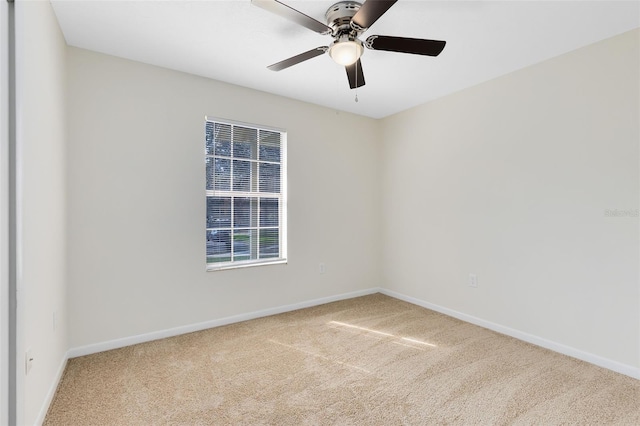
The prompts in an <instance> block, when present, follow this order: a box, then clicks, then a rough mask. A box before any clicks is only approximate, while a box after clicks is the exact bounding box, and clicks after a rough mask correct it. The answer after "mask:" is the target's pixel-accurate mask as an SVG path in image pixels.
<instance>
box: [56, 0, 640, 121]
mask: <svg viewBox="0 0 640 426" xmlns="http://www.w3.org/2000/svg"><path fill="white" fill-rule="evenodd" d="M283 2H284V3H286V4H288V5H290V6H292V7H294V8H296V9H298V10H300V11H302V12H304V13H305V14H307V15H309V16H311V17H313V18H315V19H317V20H319V21H321V22H325V20H324V13H325V11H326V9H327V8H328V7H329V6H331V5H332V4H333V3H334V2H333V1H332V0H328V1H301V0H283ZM51 3H52V4H53V7H54V10H55V13H56V15H57V17H58V21H59V23H60V26H61V28H62V32H63V33H64V36H65V39H66V41H67V43H68V44H69V45H71V46H76V47H81V48H84V49H89V50H94V51H97V52H102V53H106V54H109V55H114V56H119V57H122V58H127V59H133V60H136V61H140V62H144V63H148V64H153V65H158V66H161V67H166V68H170V69H174V70H179V71H184V72H188V73H192V74H196V75H200V76H204V77H209V78H212V79H215V80H220V81H224V82H228V83H233V84H237V85H240V86H245V87H249V88H253V89H257V90H261V91H265V92H269V93H274V94H277V95H282V96H287V97H290V98H294V99H299V100H302V101H306V102H311V103H314V104H319V105H323V106H327V107H330V108H334V109H337V110H342V111H349V112H353V113H356V114H361V115H365V116H369V117H374V118H381V117H385V116H387V115H390V114H393V113H396V112H399V111H402V110H405V109H408V108H411V107H413V106H416V105H419V104H422V103H425V102H427V101H430V100H433V99H436V98H438V97H441V96H444V95H447V94H449V93H452V92H455V91H458V90H460V89H463V88H465V87H469V86H472V85H475V84H478V83H481V82H483V81H486V80H489V79H492V78H495V77H498V76H500V75H504V74H506V73H509V72H512V71H515V70H517V69H520V68H523V67H526V66H529V65H532V64H535V63H537V62H540V61H543V60H545V59H549V58H552V57H554V56H558V55H560V54H562V53H565V52H568V51H571V50H574V49H577V48H579V47H582V46H585V45H588V44H591V43H594V42H596V41H599V40H602V39H605V38H607V37H611V36H613V35H616V34H620V33H622V32H625V31H628V30H631V29H633V28H638V27H640V2H639V1H570V0H564V1H480V0H472V1H454V0H448V1H411V0H399V1H398V2H397V3H396V4H395V5H394V6H393V7H392V8H391V9H389V11H388V12H387V13H386V14H385V15H383V16H382V17H381V18H380V20H378V21H377V22H376V23H375V24H374V25H373V26H372V27H371V28H370V29H369V30H368V31H367V32H366V33H365V34H364V35H363V39H364V38H366V37H368V36H369V35H372V34H379V35H394V36H404V37H414V38H428V39H436V40H446V41H447V46H446V47H445V49H444V51H443V52H442V54H440V56H438V57H435V58H434V57H428V56H419V55H409V54H401V53H393V52H382V51H372V50H365V53H364V56H363V57H362V66H363V71H364V75H365V80H366V85H365V86H364V87H361V88H360V89H358V93H357V94H358V98H359V102H357V103H356V102H355V90H350V89H349V85H348V83H347V76H346V73H345V70H344V68H342V67H340V66H339V65H337V64H335V63H334V62H333V61H332V60H331V59H330V57H329V56H328V55H323V56H319V57H317V58H314V59H311V60H309V61H306V62H304V63H301V64H298V65H296V66H294V67H291V68H288V69H285V70H283V71H280V72H273V71H270V70H268V69H267V68H266V66H267V65H270V64H272V63H275V62H278V61H281V60H283V59H286V58H289V57H291V56H294V55H296V54H298V53H302V52H304V51H307V50H310V49H312V48H314V47H318V46H326V45H328V44H329V43H330V42H331V39H330V37H329V36H322V35H319V34H316V33H314V32H312V31H310V30H308V29H306V28H304V27H300V26H298V25H296V24H294V23H292V22H290V21H287V20H285V19H283V18H281V17H279V16H276V15H273V14H271V13H269V12H267V11H265V10H263V9H260V8H258V7H256V6H253V5H251V3H250V0H226V1H222V0H201V1H186V0H180V1H160V0H143V1H122V0H51Z"/></svg>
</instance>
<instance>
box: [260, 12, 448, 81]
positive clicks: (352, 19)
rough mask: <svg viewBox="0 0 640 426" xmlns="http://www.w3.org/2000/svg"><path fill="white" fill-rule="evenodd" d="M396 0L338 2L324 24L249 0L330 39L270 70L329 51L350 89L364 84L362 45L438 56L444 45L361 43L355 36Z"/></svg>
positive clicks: (377, 38) (386, 39)
mask: <svg viewBox="0 0 640 426" xmlns="http://www.w3.org/2000/svg"><path fill="white" fill-rule="evenodd" d="M396 1H398V0H365V1H364V3H359V2H356V1H341V2H338V3H336V4H334V5H333V6H331V7H330V8H329V9H328V10H327V12H326V13H325V18H326V20H327V24H326V25H325V24H323V23H322V22H320V21H317V20H315V19H313V18H311V17H310V16H307V15H305V14H304V13H302V12H300V11H298V10H296V9H294V8H292V7H291V6H287V5H286V4H284V3H282V2H279V1H277V0H251V3H252V4H254V5H256V6H258V7H261V8H262V9H265V10H267V11H269V12H272V13H275V14H276V15H279V16H281V17H283V18H286V19H289V20H291V21H293V22H295V23H297V24H299V25H302V26H303V27H306V28H308V29H310V30H312V31H315V32H317V33H320V34H323V35H330V36H331V37H332V38H333V42H332V43H331V44H330V45H329V46H321V47H316V48H315V49H311V50H309V51H306V52H304V53H301V54H299V55H296V56H293V57H291V58H289V59H285V60H284V61H280V62H277V63H275V64H273V65H269V66H268V67H267V68H269V69H270V70H272V71H281V70H283V69H285V68H289V67H290V66H293V65H296V64H299V63H300V62H304V61H306V60H308V59H311V58H315V57H316V56H320V55H322V54H324V53H325V52H329V56H331V58H332V59H333V60H334V61H335V62H336V63H338V64H339V65H343V66H344V67H345V69H346V70H347V78H348V79H349V86H350V87H351V88H352V89H355V88H358V87H361V86H364V84H365V82H364V73H363V72H362V63H361V62H360V57H361V56H362V54H363V53H364V47H366V48H368V49H371V50H386V51H390V52H400V53H412V54H416V55H427V56H438V55H439V54H440V52H442V49H444V46H445V44H446V42H445V41H440V40H425V39H417V38H406V37H392V36H382V35H372V36H369V37H368V38H367V39H366V41H364V42H362V41H361V40H360V39H359V38H358V37H360V35H362V34H363V33H364V32H365V31H367V30H368V29H369V27H371V25H373V23H374V22H376V21H377V20H378V18H380V17H381V16H382V15H383V14H384V13H385V12H386V11H387V10H389V8H390V7H391V6H393V5H394V4H395V3H396Z"/></svg>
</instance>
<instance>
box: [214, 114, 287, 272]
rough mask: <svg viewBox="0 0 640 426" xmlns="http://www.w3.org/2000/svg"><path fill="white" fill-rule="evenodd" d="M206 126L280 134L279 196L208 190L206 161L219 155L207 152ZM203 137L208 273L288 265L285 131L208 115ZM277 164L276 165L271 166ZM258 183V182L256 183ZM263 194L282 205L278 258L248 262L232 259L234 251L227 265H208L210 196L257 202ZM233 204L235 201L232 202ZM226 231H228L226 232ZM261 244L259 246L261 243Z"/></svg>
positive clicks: (258, 160) (222, 263)
mask: <svg viewBox="0 0 640 426" xmlns="http://www.w3.org/2000/svg"><path fill="white" fill-rule="evenodd" d="M207 123H214V124H216V123H217V124H220V125H229V126H232V128H233V127H235V126H238V127H244V128H249V129H255V130H256V131H257V132H258V133H259V132H260V131H268V132H277V133H279V134H280V162H279V165H280V192H279V195H276V196H274V194H278V193H261V192H259V191H257V192H246V191H239V190H234V189H233V187H231V188H230V189H229V190H219V189H218V190H216V189H207V179H208V177H207V175H206V173H207V172H208V171H207V165H206V164H207V160H208V159H209V158H211V159H215V158H216V155H215V154H209V153H207V145H206V136H207ZM204 137H205V146H204V163H205V197H204V198H205V264H206V270H207V271H208V272H209V271H222V270H228V269H239V268H248V267H255V266H265V265H278V264H286V263H287V131H286V130H285V129H281V128H277V127H273V126H265V125H261V124H254V123H246V122H242V121H236V120H229V119H226V118H220V117H214V116H205V120H204ZM218 158H225V159H229V160H230V161H231V162H233V161H234V159H235V160H245V159H244V158H242V157H234V156H233V154H232V155H231V156H230V157H226V156H222V157H220V156H218ZM251 161H255V162H256V163H260V162H261V161H260V159H259V158H258V159H256V160H251ZM265 163H267V164H268V163H269V162H265ZM272 164H275V163H272ZM258 179H259V176H258V175H252V178H251V184H252V186H253V185H254V184H255V185H257V187H259V185H260V182H259V180H258ZM255 180H258V181H257V182H256V181H255ZM260 194H269V195H268V196H266V197H265V196H263V197H262V198H274V199H277V200H279V203H280V208H279V221H278V226H277V229H278V237H279V249H280V251H279V256H278V257H275V258H273V257H271V258H263V259H249V260H233V255H234V253H233V250H231V260H229V261H226V262H219V263H209V262H208V254H207V247H206V243H207V237H206V235H207V232H209V231H211V230H213V229H214V228H208V227H207V223H206V217H207V205H206V204H207V200H208V198H209V197H230V198H231V199H232V200H233V199H234V197H238V198H255V199H257V200H258V199H260V198H261V196H260ZM232 204H233V201H232ZM232 214H233V210H232ZM232 220H233V216H232ZM257 223H258V226H257V228H256V229H257V230H258V231H259V230H260V229H261V228H264V227H263V226H260V217H259V215H258V218H257ZM266 228H271V227H270V226H267V227H266ZM216 229H217V228H216ZM225 231H226V230H225ZM229 232H230V235H231V240H233V234H234V228H233V225H232V226H231V227H230V229H229ZM258 244H259V243H258ZM258 253H259V249H258Z"/></svg>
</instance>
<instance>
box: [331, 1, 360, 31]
mask: <svg viewBox="0 0 640 426" xmlns="http://www.w3.org/2000/svg"><path fill="white" fill-rule="evenodd" d="M361 6H362V4H361V3H359V2H357V1H350V0H348V1H341V2H338V3H336V4H334V5H333V6H331V7H330V8H329V9H327V12H326V13H325V15H324V16H325V18H326V19H327V26H329V27H331V29H332V30H333V33H332V36H333V37H340V36H342V35H344V34H349V35H351V36H352V37H354V38H355V37H357V36H358V34H359V33H360V32H362V31H361V30H359V29H357V28H354V27H353V22H351V18H353V16H354V15H355V14H356V13H357V12H358V10H360V7H361Z"/></svg>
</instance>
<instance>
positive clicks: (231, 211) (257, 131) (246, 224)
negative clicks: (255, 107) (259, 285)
mask: <svg viewBox="0 0 640 426" xmlns="http://www.w3.org/2000/svg"><path fill="white" fill-rule="evenodd" d="M286 140H287V135H286V133H285V132H283V131H281V130H277V129H269V128H264V127H258V126H254V125H251V124H243V123H236V122H230V121H227V120H218V119H215V118H209V117H207V118H206V121H205V164H206V173H207V178H206V196H207V221H206V227H207V228H206V241H207V244H206V247H207V248H206V257H207V269H208V270H216V269H226V268H232V267H240V266H250V265H263V264H268V263H283V262H286V258H287V244H286V242H287V232H286V231H287V227H286V225H287V220H286V218H287V208H286V206H287V199H286V193H287V191H286V176H287V174H286Z"/></svg>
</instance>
